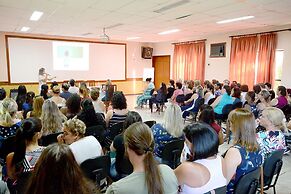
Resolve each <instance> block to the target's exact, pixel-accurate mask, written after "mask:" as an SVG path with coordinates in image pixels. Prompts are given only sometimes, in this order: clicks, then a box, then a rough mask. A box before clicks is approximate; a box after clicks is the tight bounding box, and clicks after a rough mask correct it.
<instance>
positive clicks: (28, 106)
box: [22, 92, 35, 119]
mask: <svg viewBox="0 0 291 194" xmlns="http://www.w3.org/2000/svg"><path fill="white" fill-rule="evenodd" d="M34 96H35V93H34V92H27V93H26V99H25V102H24V103H23V104H22V112H23V118H24V119H26V118H27V113H28V112H29V111H31V110H32V105H33V100H34Z"/></svg>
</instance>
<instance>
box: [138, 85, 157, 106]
mask: <svg viewBox="0 0 291 194" xmlns="http://www.w3.org/2000/svg"><path fill="white" fill-rule="evenodd" d="M152 89H155V85H154V84H153V83H152V82H150V83H149V85H148V87H147V88H146V89H145V91H144V93H143V95H141V96H138V97H137V100H136V104H137V106H142V105H143V104H146V102H147V100H149V99H150V98H151V97H152V95H151V91H152Z"/></svg>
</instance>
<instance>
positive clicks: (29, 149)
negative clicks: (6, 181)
mask: <svg viewBox="0 0 291 194" xmlns="http://www.w3.org/2000/svg"><path fill="white" fill-rule="evenodd" d="M41 128H42V125H41V120H40V119H38V118H33V117H32V118H28V119H26V120H24V121H23V122H22V124H21V126H20V128H19V129H18V130H17V132H16V141H15V147H16V148H15V151H14V152H12V153H10V154H8V156H7V159H6V162H7V173H8V177H9V178H10V180H17V178H18V177H19V176H20V175H21V173H24V172H29V171H32V170H33V169H34V166H35V164H36V162H37V160H38V158H39V156H40V154H41V153H42V151H43V149H44V147H42V146H39V145H38V140H39V139H40V138H41V134H42V133H41Z"/></svg>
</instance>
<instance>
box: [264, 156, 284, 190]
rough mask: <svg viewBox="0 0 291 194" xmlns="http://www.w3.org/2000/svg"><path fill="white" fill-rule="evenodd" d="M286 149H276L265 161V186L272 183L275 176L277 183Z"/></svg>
mask: <svg viewBox="0 0 291 194" xmlns="http://www.w3.org/2000/svg"><path fill="white" fill-rule="evenodd" d="M283 154H284V150H277V151H274V152H273V153H272V154H271V155H270V156H269V157H268V158H267V159H266V160H265V162H264V166H263V167H264V168H263V169H264V186H266V185H271V183H272V181H273V178H274V176H275V183H274V184H276V181H277V179H278V177H279V175H280V171H281V168H282V165H283V161H282V157H283Z"/></svg>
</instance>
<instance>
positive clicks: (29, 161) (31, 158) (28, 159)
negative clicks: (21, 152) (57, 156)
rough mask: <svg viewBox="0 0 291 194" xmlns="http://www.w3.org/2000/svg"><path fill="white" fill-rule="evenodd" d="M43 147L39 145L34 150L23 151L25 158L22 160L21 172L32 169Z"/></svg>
mask: <svg viewBox="0 0 291 194" xmlns="http://www.w3.org/2000/svg"><path fill="white" fill-rule="evenodd" d="M44 149H45V147H40V148H38V149H36V150H34V151H31V152H26V153H25V159H24V160H23V172H29V171H32V170H33V169H34V166H35V164H36V162H37V160H38V158H39V157H40V155H41V153H42V151H43V150H44Z"/></svg>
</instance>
